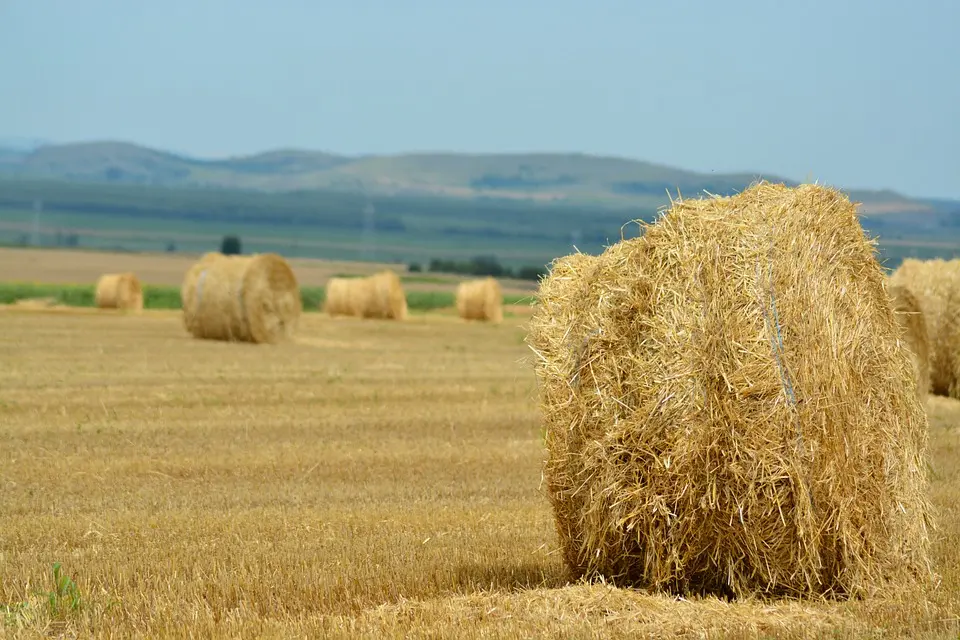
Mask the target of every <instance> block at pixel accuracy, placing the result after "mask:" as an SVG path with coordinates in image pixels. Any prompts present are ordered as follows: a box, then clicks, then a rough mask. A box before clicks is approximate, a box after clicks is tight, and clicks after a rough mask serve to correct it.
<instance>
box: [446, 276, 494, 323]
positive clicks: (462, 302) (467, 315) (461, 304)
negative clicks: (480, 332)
mask: <svg viewBox="0 0 960 640" xmlns="http://www.w3.org/2000/svg"><path fill="white" fill-rule="evenodd" d="M457 313H458V314H459V315H460V317H461V318H463V319H464V320H482V321H485V322H503V292H502V290H501V289H500V283H499V282H497V280H496V278H492V277H490V278H480V279H478V280H467V281H465V282H461V283H460V284H459V285H458V286H457Z"/></svg>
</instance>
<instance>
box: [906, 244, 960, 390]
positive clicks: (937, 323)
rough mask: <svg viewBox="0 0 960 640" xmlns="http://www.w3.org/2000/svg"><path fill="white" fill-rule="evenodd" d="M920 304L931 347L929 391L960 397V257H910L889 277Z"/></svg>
mask: <svg viewBox="0 0 960 640" xmlns="http://www.w3.org/2000/svg"><path fill="white" fill-rule="evenodd" d="M890 282H891V284H894V285H901V286H903V287H905V288H906V289H908V290H909V291H910V293H912V294H913V295H914V296H915V297H916V298H917V300H918V301H919V303H920V308H921V309H922V311H923V318H924V320H925V323H926V327H927V340H928V343H929V349H930V387H929V390H930V393H932V394H934V395H939V396H949V397H952V398H958V399H960V260H956V259H954V260H942V259H935V260H914V259H912V258H908V259H906V260H904V261H903V263H902V264H901V265H900V266H899V267H898V268H897V269H896V271H894V272H893V273H892V274H891V276H890Z"/></svg>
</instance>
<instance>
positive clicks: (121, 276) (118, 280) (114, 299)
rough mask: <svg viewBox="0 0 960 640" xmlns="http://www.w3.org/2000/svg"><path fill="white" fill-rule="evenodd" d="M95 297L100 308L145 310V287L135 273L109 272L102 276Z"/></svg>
mask: <svg viewBox="0 0 960 640" xmlns="http://www.w3.org/2000/svg"><path fill="white" fill-rule="evenodd" d="M94 297H95V303H96V305H97V307H98V308H100V309H122V310H125V311H142V310H143V288H142V287H141V286H140V280H139V279H138V278H137V276H136V275H135V274H133V273H129V272H127V273H107V274H104V275H102V276H100V279H99V280H98V281H97V291H96V294H95V296H94Z"/></svg>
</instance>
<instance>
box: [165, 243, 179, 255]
mask: <svg viewBox="0 0 960 640" xmlns="http://www.w3.org/2000/svg"><path fill="white" fill-rule="evenodd" d="M176 252H177V243H176V242H172V241H171V242H168V243H167V253H176Z"/></svg>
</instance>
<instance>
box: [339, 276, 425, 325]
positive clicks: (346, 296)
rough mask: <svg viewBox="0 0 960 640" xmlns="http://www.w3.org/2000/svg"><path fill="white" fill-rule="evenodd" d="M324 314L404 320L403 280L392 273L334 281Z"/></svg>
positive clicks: (405, 299)
mask: <svg viewBox="0 0 960 640" xmlns="http://www.w3.org/2000/svg"><path fill="white" fill-rule="evenodd" d="M323 310H324V311H325V312H326V313H328V314H329V315H331V316H354V317H357V318H379V319H384V320H405V319H406V317H407V313H408V309H407V297H406V294H405V293H404V291H403V284H402V283H401V281H400V276H398V275H397V274H396V273H395V272H393V271H391V270H389V269H387V270H384V271H380V272H378V273H375V274H373V275H371V276H367V277H364V278H331V279H330V280H328V281H327V286H326V292H325V295H324V302H323Z"/></svg>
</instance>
